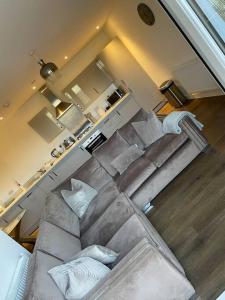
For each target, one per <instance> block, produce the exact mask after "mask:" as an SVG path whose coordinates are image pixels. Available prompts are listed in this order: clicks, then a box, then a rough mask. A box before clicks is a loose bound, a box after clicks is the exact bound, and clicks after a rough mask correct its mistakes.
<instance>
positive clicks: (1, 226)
mask: <svg viewBox="0 0 225 300" xmlns="http://www.w3.org/2000/svg"><path fill="white" fill-rule="evenodd" d="M7 225H8V223H7V222H6V221H5V220H3V219H2V218H1V219H0V229H1V228H4V227H6V226H7Z"/></svg>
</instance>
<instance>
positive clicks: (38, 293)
mask: <svg viewBox="0 0 225 300" xmlns="http://www.w3.org/2000/svg"><path fill="white" fill-rule="evenodd" d="M33 255H34V268H33V273H32V280H31V283H30V286H29V289H28V295H27V296H26V298H25V299H26V300H33V299H57V300H63V299H64V297H63V295H62V294H61V292H60V290H59V289H58V288H57V286H56V284H55V283H54V281H53V280H52V278H51V277H50V275H49V274H48V270H50V269H51V268H53V267H55V266H58V265H60V264H62V261H61V260H59V259H57V258H56V257H53V256H51V255H48V254H46V253H43V252H41V251H36V252H35V253H34V254H33Z"/></svg>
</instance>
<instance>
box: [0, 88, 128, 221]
mask: <svg viewBox="0 0 225 300" xmlns="http://www.w3.org/2000/svg"><path fill="white" fill-rule="evenodd" d="M129 95H130V93H129V92H128V93H126V94H125V95H124V96H123V97H122V98H121V99H120V100H119V101H117V102H116V103H115V104H114V105H113V106H112V107H111V108H110V109H109V110H107V111H106V113H105V114H104V115H102V116H101V117H100V118H99V119H98V121H97V122H95V123H94V125H93V127H92V128H91V130H90V131H88V133H87V134H86V135H84V136H83V137H82V138H81V139H80V140H76V141H75V143H74V144H73V145H72V146H71V147H70V148H69V149H68V150H65V151H64V152H63V154H62V155H61V156H60V157H59V158H57V159H55V160H54V162H53V164H52V165H51V166H50V167H49V168H46V171H45V172H44V173H43V174H40V175H39V176H38V172H37V173H36V174H34V177H35V176H37V179H36V180H34V181H33V182H32V184H30V186H29V187H28V188H24V187H22V188H21V192H20V193H19V195H18V196H16V197H15V199H14V200H13V201H12V202H11V203H10V204H9V205H8V206H6V207H5V209H3V211H2V212H1V213H0V218H1V217H2V216H3V215H4V214H5V213H6V212H8V211H9V210H10V209H11V208H12V207H13V206H14V205H15V204H17V203H18V202H19V201H20V200H21V199H22V198H23V197H24V196H26V195H27V194H29V193H30V192H31V191H32V189H33V188H35V186H36V185H37V184H38V183H39V182H41V180H42V179H44V178H45V177H46V176H47V175H48V174H49V173H50V172H51V171H54V168H55V167H56V166H57V165H58V164H59V163H60V162H61V161H63V159H64V158H66V156H67V155H68V154H70V153H71V152H72V151H73V150H74V149H75V148H77V147H79V146H80V145H81V144H83V143H84V141H85V140H86V139H87V138H89V136H90V135H91V134H92V133H93V131H95V130H96V129H97V128H98V126H99V125H101V124H102V123H103V122H104V121H105V119H106V118H107V117H108V116H109V115H110V114H111V113H112V112H114V110H115V109H116V108H118V107H119V106H120V105H122V104H123V103H125V102H126V100H127V99H128V96H129Z"/></svg>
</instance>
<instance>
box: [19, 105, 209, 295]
mask: <svg viewBox="0 0 225 300" xmlns="http://www.w3.org/2000/svg"><path fill="white" fill-rule="evenodd" d="M145 118H146V113H145V112H144V111H142V110H141V111H139V112H138V114H137V115H135V116H134V118H133V119H132V120H131V121H130V122H129V123H128V124H126V125H125V126H124V127H123V128H121V129H120V130H119V131H118V132H116V133H115V134H114V135H113V136H112V137H111V138H110V139H109V140H108V141H107V142H106V143H105V144H103V145H102V146H101V147H99V148H98V149H97V150H96V151H95V152H94V157H92V158H91V159H90V160H89V161H88V162H87V163H85V164H84V165H83V166H82V167H81V168H80V169H79V170H77V171H76V172H75V173H74V174H72V176H71V177H70V178H68V179H67V180H66V181H65V182H64V183H62V184H61V185H60V186H59V187H57V189H56V190H55V191H54V192H53V193H51V194H50V195H49V196H48V198H47V200H46V205H45V209H44V211H43V217H42V220H41V223H40V228H39V235H38V238H37V242H36V244H35V248H34V252H33V255H32V258H31V260H30V263H29V277H28V282H27V290H26V297H25V298H26V299H29V300H31V299H32V300H37V299H38V300H53V299H54V300H58V299H59V300H60V299H64V298H63V296H62V294H61V293H60V291H59V290H58V288H57V287H56V285H55V283H54V282H53V280H52V279H51V278H50V276H49V275H48V273H47V272H48V270H49V269H51V268H52V267H54V266H56V265H60V264H62V263H63V261H64V260H68V259H69V258H70V257H73V256H74V255H75V254H76V253H78V252H79V251H80V250H81V249H83V248H85V247H87V246H90V245H93V244H98V245H102V246H106V247H108V248H110V249H112V250H114V251H116V252H118V253H119V257H118V259H117V260H116V262H115V263H114V264H112V266H111V267H112V271H111V272H110V274H109V275H108V276H107V277H106V278H105V279H104V280H102V281H101V282H100V283H99V284H98V286H97V287H96V288H95V289H94V290H92V291H91V293H90V294H89V295H87V297H86V298H85V299H109V300H110V299H131V300H139V299H142V300H145V299H146V300H147V299H152V300H160V299H166V300H170V299H171V300H172V299H173V300H174V299H179V300H181V299H184V300H185V299H194V298H195V291H194V288H193V287H192V285H191V284H190V282H189V281H188V279H187V278H186V276H185V272H184V270H183V268H182V266H181V265H180V263H179V262H178V260H177V259H176V257H175V256H174V254H173V253H172V252H171V250H170V249H169V248H168V246H167V245H166V243H165V242H164V241H163V239H162V238H161V237H160V235H159V234H158V232H157V231H156V230H155V228H154V227H153V226H152V224H151V223H150V222H149V221H148V219H147V218H146V216H145V215H144V213H143V212H142V211H141V210H142V208H143V206H144V204H145V203H146V202H150V201H151V200H152V199H153V198H154V197H155V196H156V195H157V194H158V193H159V192H160V190H162V189H163V188H164V186H165V185H166V184H168V182H169V181H171V180H172V179H173V178H174V177H175V176H176V175H177V174H178V173H179V172H180V171H181V170H182V169H183V168H185V166H186V165H187V164H188V163H190V161H191V160H192V159H194V157H196V156H197V155H198V154H199V153H200V152H201V151H202V150H203V149H204V148H205V147H206V145H207V141H206V140H205V138H204V137H203V136H202V134H201V133H200V132H199V131H198V130H197V128H196V127H195V126H194V125H193V123H192V122H191V121H190V120H189V119H186V120H183V121H182V124H181V126H182V129H183V132H182V134H181V135H171V134H168V135H165V136H163V137H162V138H161V139H160V140H158V141H156V142H155V143H154V144H153V145H152V146H150V147H149V149H145V152H144V155H143V156H142V157H140V158H139V159H137V160H136V161H135V162H134V163H132V164H131V165H130V166H129V167H128V169H127V170H126V172H125V173H124V174H122V175H119V174H117V173H115V174H114V173H113V171H114V170H113V171H112V170H110V167H109V164H110V161H111V160H112V159H113V158H115V156H116V155H118V153H120V151H121V149H123V150H124V149H126V147H128V146H129V145H131V144H138V145H139V146H140V147H142V148H144V147H143V144H141V143H142V142H141V140H140V139H139V137H138V136H137V135H136V134H135V132H134V131H133V129H132V128H131V123H132V122H133V121H134V120H143V119H145ZM71 178H75V179H78V180H81V181H83V182H85V183H87V184H88V185H90V186H91V187H93V188H95V189H96V190H97V191H98V194H97V196H96V197H95V198H94V199H93V200H92V202H91V203H90V205H89V207H88V209H87V211H86V213H85V215H84V216H83V217H82V218H81V219H78V217H77V216H76V215H75V214H74V212H73V211H72V210H71V209H70V207H69V206H67V204H66V203H65V202H64V200H63V199H62V196H61V193H60V191H61V190H62V189H70V179H71Z"/></svg>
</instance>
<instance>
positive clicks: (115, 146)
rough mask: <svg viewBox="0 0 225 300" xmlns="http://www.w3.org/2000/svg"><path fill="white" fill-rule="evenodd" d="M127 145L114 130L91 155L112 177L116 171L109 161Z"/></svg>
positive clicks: (125, 148) (124, 149)
mask: <svg viewBox="0 0 225 300" xmlns="http://www.w3.org/2000/svg"><path fill="white" fill-rule="evenodd" d="M129 146H130V145H129V144H128V143H127V141H125V140H124V138H122V137H121V135H120V134H119V133H118V132H115V133H114V134H113V135H112V136H111V137H110V138H109V139H108V140H107V141H106V142H105V143H104V144H102V145H101V146H100V147H99V148H97V149H96V150H95V151H94V152H93V156H94V157H95V158H96V159H97V160H98V161H99V163H100V164H101V165H102V166H103V168H104V169H105V170H106V171H107V172H108V173H109V174H110V175H111V176H112V177H115V176H116V175H117V174H118V172H117V170H116V169H115V168H113V166H112V165H111V161H113V159H114V158H116V157H117V156H118V155H119V154H121V153H122V152H125V151H126V150H127V149H128V148H129Z"/></svg>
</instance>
